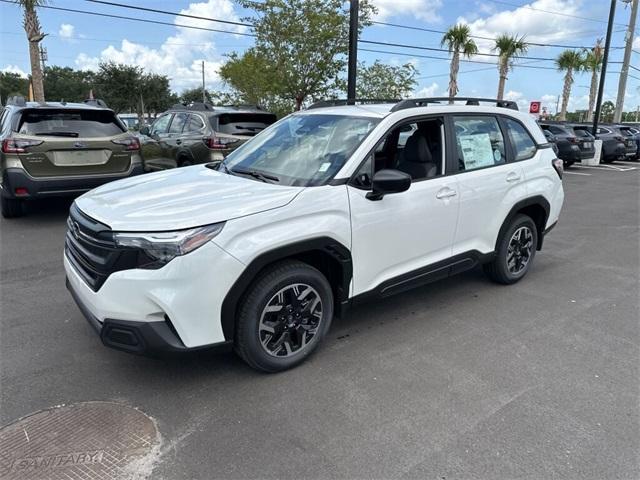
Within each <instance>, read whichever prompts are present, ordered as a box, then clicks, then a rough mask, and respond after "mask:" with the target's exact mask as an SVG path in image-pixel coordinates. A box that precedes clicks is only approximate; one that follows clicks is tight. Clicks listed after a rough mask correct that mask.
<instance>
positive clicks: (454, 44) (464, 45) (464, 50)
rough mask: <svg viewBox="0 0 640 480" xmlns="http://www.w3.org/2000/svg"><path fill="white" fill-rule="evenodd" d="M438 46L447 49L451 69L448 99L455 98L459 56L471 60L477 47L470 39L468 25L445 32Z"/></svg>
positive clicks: (455, 26) (476, 51) (458, 26)
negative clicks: (450, 55)
mask: <svg viewBox="0 0 640 480" xmlns="http://www.w3.org/2000/svg"><path fill="white" fill-rule="evenodd" d="M440 44H441V45H442V46H443V47H444V46H446V47H447V48H448V49H449V52H450V53H452V54H453V56H452V57H451V69H450V73H449V97H455V96H456V94H457V93H458V71H459V70H460V54H462V55H463V56H465V57H467V58H471V57H472V56H473V55H475V54H476V53H478V46H477V45H476V43H475V42H474V41H473V40H472V39H471V29H470V28H469V25H465V24H462V23H460V24H457V25H454V26H453V27H451V28H449V30H447V33H445V34H444V36H443V37H442V41H441V42H440Z"/></svg>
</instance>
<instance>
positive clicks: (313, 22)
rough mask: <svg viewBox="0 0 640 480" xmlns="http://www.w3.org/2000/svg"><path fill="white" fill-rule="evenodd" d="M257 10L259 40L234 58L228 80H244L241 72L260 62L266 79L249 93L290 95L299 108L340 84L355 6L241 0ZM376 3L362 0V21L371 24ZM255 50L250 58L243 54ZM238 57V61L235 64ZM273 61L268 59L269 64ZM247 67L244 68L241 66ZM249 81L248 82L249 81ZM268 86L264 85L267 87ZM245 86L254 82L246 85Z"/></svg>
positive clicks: (335, 1) (315, 0) (336, 0)
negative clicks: (252, 46) (241, 77)
mask: <svg viewBox="0 0 640 480" xmlns="http://www.w3.org/2000/svg"><path fill="white" fill-rule="evenodd" d="M236 2H237V3H238V4H239V5H240V6H241V7H243V8H247V9H251V10H253V11H254V12H255V13H256V14H257V15H256V16H255V18H249V19H247V20H250V21H251V22H253V24H254V28H253V30H254V33H255V34H256V45H255V47H254V48H252V49H250V50H249V51H248V52H246V53H245V54H244V55H243V56H242V57H239V58H237V59H235V60H234V59H233V57H232V58H231V62H232V68H229V69H228V70H227V73H228V76H227V79H226V80H227V82H228V83H229V84H230V85H232V86H233V85H234V84H236V85H240V82H241V79H240V77H239V76H238V75H237V74H236V72H238V71H245V69H246V67H247V65H251V64H258V65H260V67H261V70H259V71H256V72H255V73H253V74H252V75H254V76H255V81H256V82H260V84H261V86H260V88H257V87H256V85H253V86H252V87H251V91H246V92H245V91H243V90H240V92H239V93H240V94H241V95H242V96H243V97H244V96H250V95H256V93H257V92H258V93H259V92H262V91H265V92H268V94H269V96H270V97H274V98H275V99H276V100H278V101H281V100H290V101H293V102H294V107H295V109H296V110H299V109H300V108H301V106H302V104H303V103H304V102H305V101H306V100H307V99H308V98H314V97H322V96H325V95H328V94H329V93H330V92H331V91H333V90H335V89H336V88H337V86H338V85H339V82H340V80H339V76H340V72H341V71H342V70H343V69H344V67H345V65H346V57H345V55H346V53H347V50H348V32H349V12H348V5H347V4H345V2H343V1H342V0H265V1H264V2H255V1H253V0H236ZM374 12H375V7H373V6H372V5H371V3H370V2H369V1H368V0H362V1H361V2H360V26H361V27H364V26H367V25H370V24H371V20H370V19H371V15H372V14H373V13H374ZM247 54H248V55H249V58H248V59H247V60H246V63H243V64H241V65H238V63H237V62H238V60H240V59H244V56H245V55H247ZM234 63H235V65H234ZM267 64H268V65H267ZM240 67H241V68H240ZM243 85H244V84H243ZM263 87H264V88H263ZM241 88H247V89H248V88H249V86H247V85H244V86H242V87H241Z"/></svg>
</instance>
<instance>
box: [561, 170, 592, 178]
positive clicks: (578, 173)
mask: <svg viewBox="0 0 640 480" xmlns="http://www.w3.org/2000/svg"><path fill="white" fill-rule="evenodd" d="M564 173H566V174H567V175H584V176H585V177H590V176H591V174H590V173H580V172H567V171H566V170H565V171H564Z"/></svg>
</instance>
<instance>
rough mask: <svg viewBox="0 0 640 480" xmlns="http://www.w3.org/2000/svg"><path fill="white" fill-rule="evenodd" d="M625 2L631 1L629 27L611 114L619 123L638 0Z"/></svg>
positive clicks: (628, 0) (625, 88)
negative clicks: (616, 93)
mask: <svg viewBox="0 0 640 480" xmlns="http://www.w3.org/2000/svg"><path fill="white" fill-rule="evenodd" d="M623 1H624V2H625V3H629V2H631V18H630V19H629V29H628V30H627V35H626V38H625V40H626V42H627V44H626V45H625V49H624V59H623V60H622V70H621V71H620V80H619V81H618V98H617V99H616V111H615V113H614V114H613V121H614V122H615V123H620V121H621V120H622V111H623V109H624V94H625V92H626V90H627V76H628V75H629V63H630V62H631V50H632V48H633V35H634V32H635V30H636V17H637V16H638V0H623Z"/></svg>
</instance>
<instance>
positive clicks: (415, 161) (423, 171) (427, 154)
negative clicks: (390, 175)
mask: <svg viewBox="0 0 640 480" xmlns="http://www.w3.org/2000/svg"><path fill="white" fill-rule="evenodd" d="M398 170H400V171H401V172H405V173H408V174H409V175H411V179H413V180H420V179H422V178H429V177H435V176H436V175H437V173H438V167H437V166H436V164H435V163H433V159H432V157H431V151H430V150H429V145H428V144H427V139H426V138H424V136H423V135H422V133H420V131H416V132H414V134H413V135H411V136H410V137H409V138H408V139H407V144H406V145H405V147H404V150H403V152H402V157H401V158H400V162H399V163H398Z"/></svg>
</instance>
